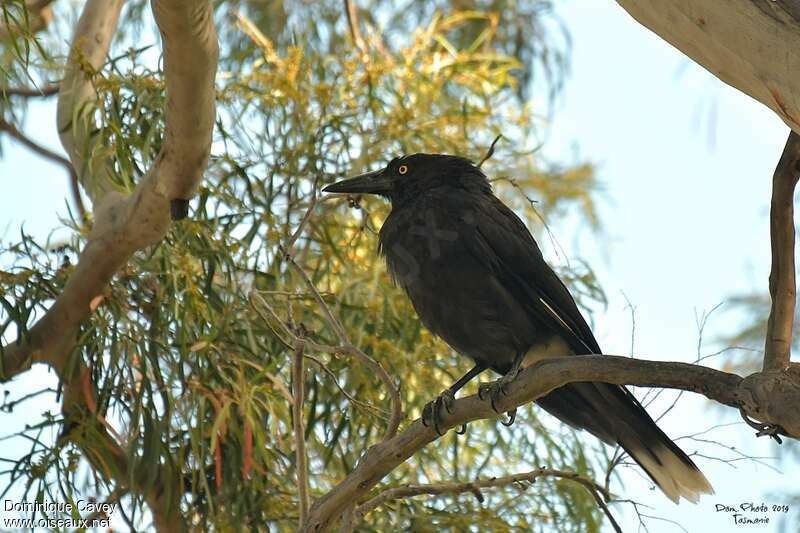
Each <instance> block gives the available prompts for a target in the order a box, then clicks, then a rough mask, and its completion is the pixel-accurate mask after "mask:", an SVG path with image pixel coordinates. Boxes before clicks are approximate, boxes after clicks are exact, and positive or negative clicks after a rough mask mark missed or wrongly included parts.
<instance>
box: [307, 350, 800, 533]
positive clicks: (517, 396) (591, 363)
mask: <svg viewBox="0 0 800 533" xmlns="http://www.w3.org/2000/svg"><path fill="white" fill-rule="evenodd" d="M790 378H791V379H790ZM781 379H784V380H785V381H781V382H776V381H775V377H774V376H771V375H763V376H762V375H761V374H755V375H753V376H749V377H748V378H746V379H743V378H742V377H740V376H738V375H735V374H729V373H726V372H721V371H719V370H714V369H711V368H707V367H703V366H699V365H692V364H687V363H674V362H657V361H644V360H639V359H631V358H629V357H618V356H575V357H561V358H554V359H549V360H545V361H541V362H539V363H537V364H535V365H532V366H531V367H529V368H526V369H525V370H523V371H522V372H521V373H520V375H519V376H518V377H517V379H515V380H514V381H513V382H512V383H511V385H510V386H509V392H508V395H507V396H505V397H503V398H502V399H501V400H500V401H498V402H497V407H498V409H500V410H501V411H508V410H510V409H512V408H514V407H518V406H520V405H523V404H526V403H529V402H532V401H534V400H536V399H537V398H540V397H542V396H544V395H545V394H547V393H548V392H550V391H552V390H553V389H556V388H558V387H560V386H562V385H564V384H566V383H571V382H580V381H600V382H605V383H612V384H620V385H637V386H642V387H661V388H672V389H680V390H686V391H692V392H697V393H699V394H702V395H704V396H706V397H708V398H710V399H712V400H715V401H717V402H719V403H721V404H723V405H728V406H731V407H736V408H741V409H742V410H744V411H745V412H747V413H749V414H751V415H752V416H753V417H754V418H761V419H766V420H765V421H766V422H769V423H773V424H775V425H778V426H781V427H782V428H783V429H784V430H786V434H787V435H790V436H792V437H794V438H800V412H798V411H797V409H796V408H793V406H796V405H800V373H798V375H794V374H791V373H785V374H782V375H781ZM765 406H768V407H765ZM443 415H444V416H443V417H442V424H441V428H446V429H449V428H453V427H456V426H459V425H461V424H463V423H466V422H471V421H473V420H478V419H488V418H495V417H497V416H498V414H497V413H496V412H495V411H493V410H492V408H491V406H490V405H489V403H488V402H485V401H482V400H480V399H479V398H478V397H477V395H473V396H469V397H466V398H463V399H459V400H457V401H456V402H455V403H454V405H453V410H452V412H451V413H443ZM436 439H437V435H436V432H435V431H434V429H433V428H432V427H426V426H425V425H423V424H422V422H421V421H420V420H419V419H417V420H416V421H414V422H413V423H412V424H411V425H410V426H409V427H408V428H406V430H405V431H403V432H401V433H399V434H398V435H396V436H395V437H393V438H392V439H390V440H388V441H385V442H381V443H380V444H377V445H375V446H372V447H371V448H369V450H368V451H367V452H366V454H365V455H364V456H363V457H362V458H361V460H360V461H359V463H358V465H357V466H356V467H355V469H354V470H353V471H352V472H351V473H350V474H349V475H348V476H347V477H346V478H345V479H344V480H342V481H341V482H340V483H339V484H338V485H337V486H335V487H334V488H333V489H332V490H331V491H330V492H328V493H327V494H326V495H325V496H323V497H322V498H320V499H319V500H317V501H316V502H315V503H314V505H313V506H312V508H311V515H310V517H309V521H308V522H307V524H306V526H305V527H304V528H303V531H306V532H308V531H323V530H327V529H329V528H330V527H331V526H332V524H333V522H334V521H336V520H337V519H338V518H339V517H340V516H341V515H342V513H343V512H344V511H345V510H346V509H347V508H348V506H350V505H352V503H353V502H355V501H358V500H360V499H362V498H364V496H365V495H366V494H367V493H368V492H369V490H370V489H371V488H372V487H374V486H375V485H376V484H377V483H378V482H379V481H380V480H381V479H383V477H384V476H386V475H387V474H388V473H389V472H391V471H392V470H394V469H395V468H396V467H397V466H398V465H400V464H401V463H403V462H404V461H406V460H407V459H408V458H409V457H411V456H412V455H414V453H416V452H417V451H418V450H420V449H421V448H422V447H424V446H425V445H427V444H429V443H430V442H433V441H434V440H436Z"/></svg>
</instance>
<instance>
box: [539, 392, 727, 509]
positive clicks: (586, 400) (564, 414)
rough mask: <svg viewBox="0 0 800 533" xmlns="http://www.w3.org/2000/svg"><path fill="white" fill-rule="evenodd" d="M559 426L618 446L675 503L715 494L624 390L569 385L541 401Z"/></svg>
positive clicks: (639, 405)
mask: <svg viewBox="0 0 800 533" xmlns="http://www.w3.org/2000/svg"><path fill="white" fill-rule="evenodd" d="M539 404H540V405H542V407H544V408H545V409H546V410H547V411H549V412H550V413H552V414H554V415H555V416H557V417H558V418H560V419H561V420H564V421H565V422H567V423H569V424H571V425H573V426H575V427H579V428H581V429H586V430H588V431H589V432H591V433H592V434H594V435H595V436H597V437H598V438H600V439H601V440H603V441H605V442H607V443H609V444H619V445H620V446H622V448H624V449H625V451H626V452H628V454H629V455H630V456H631V457H632V458H633V460H634V461H636V462H637V463H638V464H639V466H641V467H642V469H644V471H645V472H646V473H647V475H648V476H650V478H651V479H652V480H653V482H655V484H656V485H658V487H659V488H660V489H661V491H662V492H663V493H664V494H665V495H666V496H667V497H668V498H669V499H671V500H672V501H673V502H675V503H678V502H679V500H680V498H686V499H687V500H689V501H691V502H693V503H696V502H697V501H698V500H699V499H700V495H701V494H713V493H714V489H713V488H712V487H711V484H710V483H709V482H708V480H707V479H706V477H705V476H704V475H703V473H702V472H700V469H699V468H697V465H695V464H694V462H693V461H692V460H691V459H690V458H689V457H688V456H687V455H686V454H685V453H684V452H683V450H681V449H680V448H679V447H678V445H677V444H675V443H674V442H672V440H671V439H670V438H669V437H668V436H667V435H666V434H665V433H664V432H663V431H661V429H660V428H659V427H658V426H657V425H656V423H655V422H654V421H653V419H652V418H650V415H649V414H647V411H645V409H644V408H643V407H642V406H641V404H640V403H639V402H638V401H637V400H636V398H635V397H634V396H633V395H632V394H631V393H630V392H629V391H628V390H627V389H625V388H624V387H620V386H617V385H609V384H606V383H572V384H569V385H566V386H564V387H561V388H559V389H556V390H555V391H553V392H551V393H550V394H548V395H547V396H545V397H544V398H542V399H540V400H539Z"/></svg>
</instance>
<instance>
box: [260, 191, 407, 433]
mask: <svg viewBox="0 0 800 533" xmlns="http://www.w3.org/2000/svg"><path fill="white" fill-rule="evenodd" d="M316 205H317V201H316V195H314V197H313V199H312V201H311V205H310V206H309V208H308V210H307V211H306V213H305V215H304V216H303V218H302V220H301V221H300V225H299V226H298V228H297V229H296V230H295V232H294V233H293V234H292V237H291V238H290V239H289V240H288V241H287V245H292V246H293V245H294V243H295V242H296V241H297V239H298V238H299V237H300V235H301V234H302V231H303V229H304V226H305V225H306V224H307V223H308V221H309V219H310V216H311V215H310V213H311V211H312V210H313V209H314V207H315V206H316ZM279 248H280V251H281V253H282V254H283V256H284V258H285V259H286V261H287V262H288V263H289V265H290V266H291V267H292V268H293V269H294V270H295V271H296V272H297V273H298V274H299V275H300V277H301V278H303V281H304V282H305V284H306V286H307V287H308V290H309V291H311V294H312V295H313V296H314V300H315V301H316V302H317V305H318V306H319V307H320V309H321V310H322V313H323V315H324V316H325V320H326V322H327V323H328V324H329V325H330V327H331V328H333V330H334V332H335V333H336V337H337V338H338V340H339V346H338V347H337V349H336V351H337V352H339V353H344V354H348V355H351V356H354V357H356V358H357V359H359V360H360V361H361V362H363V363H364V364H366V365H367V366H369V367H370V368H371V369H372V370H373V371H374V372H375V373H376V374H377V375H378V377H379V378H380V380H381V381H382V382H383V384H384V385H385V386H386V388H387V389H388V391H389V397H390V403H391V416H390V417H389V423H388V424H387V426H386V431H385V432H384V435H383V438H382V440H381V442H385V441H387V440H389V439H391V438H392V437H394V436H395V435H396V434H397V428H398V427H400V421H401V420H402V418H403V412H402V403H401V399H400V389H399V387H398V386H397V385H396V384H395V383H394V380H392V378H391V376H389V373H388V372H386V370H385V369H384V368H383V366H382V365H381V364H380V363H379V362H377V361H376V360H375V359H373V358H372V357H370V356H369V355H367V354H366V353H364V352H363V351H361V350H360V349H359V348H357V347H356V346H354V345H353V343H351V342H350V339H349V338H348V336H347V332H346V331H345V329H344V326H342V323H341V322H340V321H339V319H338V318H336V316H335V315H334V314H333V312H332V311H331V308H330V306H328V304H327V302H326V301H325V299H324V298H323V297H322V295H321V294H320V292H319V290H318V289H317V287H316V285H314V282H313V281H312V280H311V278H310V277H309V276H308V274H307V273H306V271H305V270H303V268H302V267H301V266H300V265H299V264H298V263H297V261H296V260H295V258H294V255H293V253H292V248H291V247H283V246H280V247H279ZM261 301H262V302H263V301H264V300H263V298H261ZM267 307H268V306H267ZM270 311H271V310H270ZM271 313H272V315H273V316H274V317H275V318H277V315H276V314H275V313H274V311H271ZM279 321H280V320H279ZM287 329H288V328H285V327H284V330H285V331H287ZM288 332H289V333H290V334H291V332H290V331H288Z"/></svg>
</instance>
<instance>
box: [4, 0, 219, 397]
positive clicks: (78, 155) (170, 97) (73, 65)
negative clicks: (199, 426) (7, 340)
mask: <svg viewBox="0 0 800 533" xmlns="http://www.w3.org/2000/svg"><path fill="white" fill-rule="evenodd" d="M122 3H123V2H122V0H88V1H87V3H86V5H85V7H84V11H83V14H82V15H81V18H80V20H79V22H78V25H77V29H76V32H75V37H74V39H73V48H72V50H73V51H72V54H71V55H70V60H69V64H68V66H67V68H66V72H65V77H64V80H63V82H62V84H61V87H62V93H61V94H60V96H59V109H58V123H59V125H60V134H61V139H62V143H63V144H64V148H65V149H66V150H67V153H68V155H69V157H70V159H71V160H72V162H73V165H74V166H75V168H76V169H77V170H78V175H79V176H80V177H81V179H82V181H81V184H82V185H83V186H84V190H85V191H86V192H87V194H88V195H89V197H90V198H91V199H92V201H93V203H94V208H95V209H94V211H95V222H94V227H93V229H92V232H91V233H90V235H89V239H88V242H87V244H86V247H85V248H84V250H83V252H82V253H81V258H80V261H79V262H78V265H77V267H76V269H75V271H74V272H73V273H72V275H71V276H70V278H69V280H68V281H67V284H66V286H65V288H64V291H63V292H62V294H61V295H60V296H59V297H58V298H57V299H56V301H55V303H54V304H53V306H52V307H51V308H50V309H49V310H48V311H47V313H45V315H44V316H43V317H42V318H41V319H40V320H39V321H38V322H37V323H36V324H34V326H33V327H31V328H30V330H29V331H27V332H22V333H21V334H20V338H19V339H18V340H17V341H16V342H15V343H13V344H11V345H10V346H8V347H5V348H4V349H3V350H2V358H3V361H2V363H3V364H2V365H0V381H7V380H9V379H11V378H12V377H13V376H14V375H16V374H18V373H20V372H22V371H23V370H25V369H27V368H28V367H30V365H31V363H32V362H34V361H42V362H46V363H48V364H50V365H51V366H53V367H54V368H56V370H60V369H61V368H62V367H63V366H64V363H65V359H66V354H67V353H69V351H70V350H71V348H72V347H73V345H74V341H75V333H76V331H77V329H78V326H79V325H80V323H81V322H82V321H83V320H85V319H86V318H87V317H88V316H89V313H90V312H91V308H90V304H91V302H92V301H93V300H94V299H95V297H97V296H99V295H100V294H101V293H102V291H103V290H104V289H105V287H106V286H107V285H108V283H109V282H110V281H111V278H112V277H113V276H114V274H115V273H116V271H117V270H119V269H120V268H121V267H122V266H123V265H125V264H126V263H127V262H128V260H129V259H130V257H131V255H132V254H133V253H134V252H135V251H137V250H140V249H143V248H146V247H147V246H151V245H153V244H156V243H158V242H159V241H160V240H161V239H162V238H163V236H164V235H165V234H166V232H167V230H168V229H169V225H170V201H171V200H173V199H175V198H189V196H190V195H191V194H192V193H193V191H194V190H195V189H196V188H197V186H198V184H199V182H200V179H201V178H202V174H203V170H204V168H205V165H206V162H207V160H208V155H209V151H210V147H211V133H212V130H213V124H214V111H215V109H214V94H215V92H214V75H215V72H216V68H217V56H218V45H217V40H216V31H215V29H214V26H213V19H212V9H213V8H212V5H211V3H210V2H208V1H197V0H154V2H153V11H154V13H155V16H156V23H157V24H158V27H159V28H160V30H161V32H162V36H163V39H164V77H165V80H166V86H167V107H166V109H165V121H166V131H165V139H164V143H163V145H162V150H161V153H160V154H159V156H158V157H157V159H156V161H155V163H154V164H153V165H152V167H151V168H150V170H149V171H148V172H147V173H146V174H145V175H144V176H143V177H142V179H141V180H140V182H139V184H138V186H137V187H136V189H135V190H134V192H133V193H132V194H123V193H120V192H116V191H113V190H111V185H110V181H109V176H110V172H111V171H112V168H113V167H112V165H113V162H112V161H111V159H110V158H109V157H108V155H107V154H106V153H105V152H104V150H103V149H102V147H98V146H97V145H98V143H99V139H97V138H96V136H94V134H93V133H92V132H93V131H95V130H96V127H95V125H94V120H93V117H92V114H91V113H90V112H89V111H88V110H89V109H90V108H91V107H92V106H93V105H94V102H95V98H96V96H95V90H94V87H93V85H92V82H91V73H87V72H86V70H87V69H89V68H92V69H99V67H100V65H102V63H103V61H104V58H105V57H106V54H107V52H108V47H109V43H110V41H111V37H112V36H113V33H114V29H115V27H116V23H117V20H118V17H119V10H120V9H121V7H122ZM87 150H88V151H87ZM87 154H91V160H89V159H87ZM87 172H89V173H90V175H88V174H87ZM89 177H90V178H91V179H88V178H89Z"/></svg>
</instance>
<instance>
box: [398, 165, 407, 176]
mask: <svg viewBox="0 0 800 533" xmlns="http://www.w3.org/2000/svg"><path fill="white" fill-rule="evenodd" d="M397 172H399V173H400V174H406V173H407V172H408V167H407V166H405V165H400V168H398V169H397Z"/></svg>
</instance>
